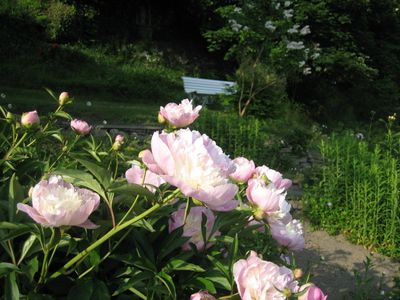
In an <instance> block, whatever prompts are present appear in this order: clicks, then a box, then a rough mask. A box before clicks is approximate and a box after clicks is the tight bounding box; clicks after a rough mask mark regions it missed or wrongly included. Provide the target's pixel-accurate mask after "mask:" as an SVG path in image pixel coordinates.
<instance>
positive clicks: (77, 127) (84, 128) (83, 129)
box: [71, 119, 92, 135]
mask: <svg viewBox="0 0 400 300" xmlns="http://www.w3.org/2000/svg"><path fill="white" fill-rule="evenodd" d="M71 128H72V130H73V131H75V132H76V133H77V134H79V135H86V134H88V133H89V132H90V130H92V126H89V124H88V123H87V122H85V121H82V120H78V119H74V120H72V121H71Z"/></svg>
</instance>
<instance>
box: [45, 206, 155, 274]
mask: <svg viewBox="0 0 400 300" xmlns="http://www.w3.org/2000/svg"><path fill="white" fill-rule="evenodd" d="M160 206H161V205H160V204H158V203H157V204H155V205H153V206H152V207H151V208H149V209H148V210H146V211H145V212H143V213H142V214H140V215H138V216H137V217H135V218H133V219H131V220H129V221H126V222H125V223H123V224H121V225H118V226H116V227H114V228H112V229H111V230H110V231H108V232H107V233H106V234H105V235H104V236H102V237H101V238H100V239H98V240H97V241H96V242H94V243H93V244H91V245H90V246H89V247H87V248H86V249H85V250H83V251H81V252H79V253H78V254H77V255H75V257H73V258H72V259H70V260H69V261H68V262H67V263H66V264H65V265H64V266H63V267H62V268H61V269H59V270H58V271H56V272H54V273H53V274H52V275H51V276H50V278H51V279H54V278H57V277H58V276H60V275H61V274H63V273H64V272H66V270H68V269H69V268H70V267H72V266H73V265H74V264H75V263H77V262H78V261H80V260H81V259H83V258H84V257H86V255H88V254H89V253H90V252H91V251H93V250H94V249H96V248H97V247H99V246H100V245H101V244H103V243H104V242H106V241H107V240H108V239H110V238H111V237H112V236H114V235H115V234H117V233H118V232H120V231H121V230H123V229H125V228H126V227H128V226H131V225H132V224H134V223H136V222H138V221H140V220H141V219H143V218H145V217H147V216H148V215H149V214H151V213H152V212H154V211H156V210H157V209H158V208H160Z"/></svg>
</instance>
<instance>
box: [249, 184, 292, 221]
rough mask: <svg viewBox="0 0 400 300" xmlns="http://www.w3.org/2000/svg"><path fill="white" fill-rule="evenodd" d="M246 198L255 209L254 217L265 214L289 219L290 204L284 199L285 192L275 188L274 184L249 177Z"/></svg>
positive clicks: (259, 217)
mask: <svg viewBox="0 0 400 300" xmlns="http://www.w3.org/2000/svg"><path fill="white" fill-rule="evenodd" d="M246 195H247V199H248V200H249V202H250V203H252V204H253V205H254V206H255V207H256V208H257V211H256V212H255V217H256V218H257V219H262V218H265V217H267V216H271V217H272V216H274V217H275V218H279V219H284V220H286V221H289V220H290V219H291V216H290V213H289V212H290V208H291V206H290V204H289V203H288V202H287V201H286V200H285V197H286V193H282V191H281V190H278V189H276V188H275V186H274V184H272V183H270V184H268V185H266V184H265V182H264V181H262V180H260V179H250V180H249V181H248V186H247V189H246Z"/></svg>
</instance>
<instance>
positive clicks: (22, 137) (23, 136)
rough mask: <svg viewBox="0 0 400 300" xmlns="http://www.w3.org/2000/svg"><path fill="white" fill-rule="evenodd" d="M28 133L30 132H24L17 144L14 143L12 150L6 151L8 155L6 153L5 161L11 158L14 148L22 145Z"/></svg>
mask: <svg viewBox="0 0 400 300" xmlns="http://www.w3.org/2000/svg"><path fill="white" fill-rule="evenodd" d="M27 135H28V133H27V132H24V134H23V135H22V136H21V138H20V139H19V141H18V142H17V143H16V144H14V145H12V146H11V148H10V150H8V152H7V153H6V155H4V158H3V161H7V160H8V159H9V158H10V156H11V155H12V153H13V152H14V150H15V149H16V148H17V147H18V146H19V145H21V143H22V142H23V141H24V140H25V138H26V136H27Z"/></svg>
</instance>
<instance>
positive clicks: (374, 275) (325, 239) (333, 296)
mask: <svg viewBox="0 0 400 300" xmlns="http://www.w3.org/2000/svg"><path fill="white" fill-rule="evenodd" d="M299 196H301V191H300V190H299V189H297V190H296V187H294V190H293V191H292V193H291V198H295V199H299ZM292 204H293V207H294V210H295V211H294V214H295V216H296V217H297V218H300V219H303V225H304V235H305V239H306V246H305V249H304V250H303V251H299V252H298V253H296V255H295V258H296V262H297V264H298V265H299V266H300V267H301V268H302V269H303V271H306V272H307V271H310V272H311V275H312V277H311V281H312V282H314V283H315V284H316V285H318V286H320V287H321V289H322V290H323V291H324V292H326V293H327V294H328V295H329V297H328V299H329V300H343V299H347V300H350V299H356V298H355V296H354V294H353V293H354V292H356V291H357V290H358V294H359V288H357V285H356V277H355V275H354V270H356V271H358V272H360V275H361V276H367V278H370V279H371V283H370V284H368V288H369V289H370V291H371V293H368V294H371V295H372V297H371V298H368V297H366V298H365V299H374V300H375V299H376V298H377V296H378V295H379V296H380V297H379V299H393V298H390V297H389V296H386V295H387V294H388V290H389V289H390V288H391V287H393V286H394V281H393V279H394V277H399V276H400V263H398V262H395V261H393V260H391V259H390V258H388V257H385V256H383V255H380V254H378V253H373V252H371V251H369V250H367V249H366V248H364V247H363V246H360V245H354V244H352V243H350V242H349V241H347V240H346V238H345V237H344V236H343V235H337V236H330V235H329V234H328V233H326V232H325V231H321V230H313V229H312V227H311V225H310V224H309V223H308V221H307V220H305V219H304V217H303V214H302V211H301V205H300V202H298V201H295V202H292ZM367 257H370V258H371V263H372V264H371V265H372V268H371V269H370V270H369V271H368V272H365V271H364V270H365V267H364V262H365V261H366V258H367ZM374 295H375V296H374ZM357 299H364V298H357ZM396 300H399V299H396Z"/></svg>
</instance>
